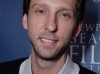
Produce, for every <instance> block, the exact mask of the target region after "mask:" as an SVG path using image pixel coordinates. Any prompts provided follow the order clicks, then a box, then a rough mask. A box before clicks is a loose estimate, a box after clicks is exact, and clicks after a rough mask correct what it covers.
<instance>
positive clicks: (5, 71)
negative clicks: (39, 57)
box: [0, 58, 97, 74]
mask: <svg viewBox="0 0 100 74" xmlns="http://www.w3.org/2000/svg"><path fill="white" fill-rule="evenodd" d="M25 59H27V58H22V59H18V60H14V61H10V62H5V63H1V64H0V74H18V73H19V67H20V64H21V63H22V62H23V61H24V60H25ZM79 67H80V72H79V74H97V73H94V72H92V71H90V70H88V69H86V68H84V67H82V66H80V65H79Z"/></svg>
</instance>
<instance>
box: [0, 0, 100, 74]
mask: <svg viewBox="0 0 100 74" xmlns="http://www.w3.org/2000/svg"><path fill="white" fill-rule="evenodd" d="M22 4H23V1H22V0H0V62H6V61H11V60H15V59H19V58H23V57H28V56H29V55H30V53H31V44H30V42H29V40H28V36H27V31H26V30H24V29H23V27H22V16H23V15H22V9H23V8H22ZM68 50H69V55H70V57H71V58H72V59H73V61H74V62H76V63H78V64H81V65H82V66H84V67H86V68H88V69H90V70H92V71H95V72H97V73H98V74H100V0H86V11H85V16H84V20H83V24H82V29H81V33H80V34H79V36H78V37H77V38H72V40H71V43H70V45H69V49H68Z"/></svg>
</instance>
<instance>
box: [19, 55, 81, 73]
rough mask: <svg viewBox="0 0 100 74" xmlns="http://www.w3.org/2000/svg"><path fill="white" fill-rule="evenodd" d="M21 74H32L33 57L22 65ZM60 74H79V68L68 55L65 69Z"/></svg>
mask: <svg viewBox="0 0 100 74" xmlns="http://www.w3.org/2000/svg"><path fill="white" fill-rule="evenodd" d="M19 74H32V71H31V56H30V57H29V58H28V59H27V60H25V61H24V62H23V63H22V64H21V66H20V70H19ZM58 74H79V66H78V65H77V64H75V63H73V61H72V60H71V59H70V57H69V55H68V56H67V60H66V62H65V64H64V66H63V68H62V69H61V70H60V72H59V73H58Z"/></svg>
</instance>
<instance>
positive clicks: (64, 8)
mask: <svg viewBox="0 0 100 74" xmlns="http://www.w3.org/2000/svg"><path fill="white" fill-rule="evenodd" d="M35 6H41V7H49V6H48V5H46V4H37V3H36V4H34V5H32V8H33V7H35ZM62 10H67V11H71V12H73V13H74V14H75V12H74V11H73V10H72V9H68V8H66V7H60V10H59V11H62Z"/></svg>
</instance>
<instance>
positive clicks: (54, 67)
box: [31, 49, 67, 74]
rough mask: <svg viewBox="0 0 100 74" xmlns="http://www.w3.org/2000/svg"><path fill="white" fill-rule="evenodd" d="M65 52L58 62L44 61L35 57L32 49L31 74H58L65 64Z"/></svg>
mask: <svg viewBox="0 0 100 74" xmlns="http://www.w3.org/2000/svg"><path fill="white" fill-rule="evenodd" d="M66 58H67V52H65V53H63V54H62V56H61V57H60V58H59V59H58V60H54V61H52V60H51V61H50V60H44V59H41V58H40V57H38V56H37V55H35V53H34V50H33V49H32V58H31V62H32V63H31V64H32V72H33V74H58V73H59V71H60V70H61V69H62V67H63V65H64V64H65V61H66Z"/></svg>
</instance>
